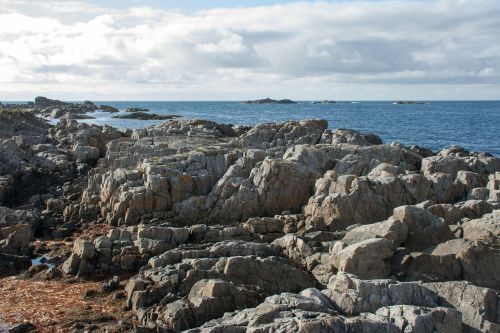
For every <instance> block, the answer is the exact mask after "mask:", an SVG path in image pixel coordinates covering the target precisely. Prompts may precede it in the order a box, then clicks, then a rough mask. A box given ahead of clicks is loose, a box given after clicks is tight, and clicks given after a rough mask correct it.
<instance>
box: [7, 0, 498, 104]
mask: <svg viewBox="0 0 500 333" xmlns="http://www.w3.org/2000/svg"><path fill="white" fill-rule="evenodd" d="M0 13H2V14H0V22H2V24H0V66H1V68H2V69H3V70H2V72H1V73H0V89H1V90H3V92H4V94H6V95H5V96H2V95H0V98H4V99H7V98H15V97H17V96H27V95H29V94H34V93H37V92H39V91H41V90H42V91H43V89H49V92H53V93H58V92H59V93H61V92H64V94H69V95H71V94H72V93H71V91H70V88H68V87H72V88H71V89H73V90H77V89H78V92H73V94H74V95H75V96H76V95H78V94H88V95H90V96H88V98H93V96H92V95H93V94H97V95H99V94H101V95H102V94H103V92H102V90H103V89H106V90H107V93H106V94H107V95H106V97H108V98H117V99H123V98H126V97H129V96H130V95H129V92H130V91H135V92H136V93H137V94H142V95H141V96H154V97H156V98H160V99H161V98H170V97H169V96H178V95H181V96H185V98H188V99H212V98H211V97H214V99H217V98H221V96H222V97H227V98H229V99H233V98H244V97H252V96H254V95H258V96H260V95H262V96H264V95H266V96H267V95H269V94H268V93H267V92H268V91H271V92H275V93H276V94H278V95H280V96H286V95H287V92H290V91H293V92H294V93H296V94H298V95H299V97H302V98H307V97H314V96H312V95H314V94H316V95H322V96H325V97H327V96H326V95H327V94H330V91H331V90H332V89H335V91H337V92H345V91H347V88H349V89H360V88H363V89H364V90H366V89H368V90H369V91H370V93H371V94H374V91H379V90H381V91H385V94H386V96H389V95H387V94H390V93H391V92H392V93H394V91H395V90H394V87H395V86H396V87H397V86H398V85H412V86H413V88H399V89H400V90H401V91H403V90H405V89H408V91H412V89H413V91H418V90H420V92H421V93H424V92H426V91H427V92H430V91H435V89H436V88H435V87H436V85H437V86H440V88H439V89H440V91H443V89H444V90H445V91H448V93H449V94H450V95H449V96H448V98H453V96H458V97H462V96H463V95H462V93H463V90H462V89H454V88H453V89H450V88H449V87H451V86H453V85H467V87H471V86H472V87H473V86H474V85H476V86H477V87H478V88H477V89H476V90H474V88H473V89H472V91H471V90H468V91H471V94H472V93H473V92H474V91H479V89H482V90H483V92H484V89H485V85H486V86H487V87H488V88H487V89H486V90H487V91H491V92H492V94H493V95H494V94H495V93H493V91H495V89H497V88H498V87H499V86H500V57H498V54H499V52H500V47H499V45H500V35H499V34H498V33H497V32H498V31H500V21H499V20H498V17H499V16H500V3H499V2H498V1H494V0H465V1H452V0H437V1H425V0H418V1H374V2H371V1H352V2H312V3H311V2H308V3H291V4H287V5H273V6H260V7H250V8H219V9H212V10H205V11H199V12H195V13H190V14H188V13H182V12H179V11H167V10H160V9H156V8H151V7H132V8H128V9H110V8H104V7H99V6H96V5H92V4H88V3H85V2H73V1H43V2H37V3H34V4H33V2H29V1H23V0H0ZM424 85H425V87H423V86H424ZM375 86H376V87H377V88H373V87H375ZM280 87H281V88H280ZM431 87H432V88H431ZM446 87H448V88H446ZM285 89H286V90H285ZM14 91H15V92H16V93H13V92H14ZM457 91H460V95H457ZM175 94H177V95H175ZM306 94H308V95H307V96H306ZM383 94H384V93H383ZM453 94H455V95H453ZM354 95H355V94H354V93H352V92H351V93H350V95H349V94H346V95H342V96H345V98H349V96H354ZM342 96H340V98H342ZM496 96H497V97H498V95H496ZM395 97H396V96H395ZM445 97H446V96H445ZM369 98H371V96H367V97H366V99H369ZM174 99H175V98H174Z"/></svg>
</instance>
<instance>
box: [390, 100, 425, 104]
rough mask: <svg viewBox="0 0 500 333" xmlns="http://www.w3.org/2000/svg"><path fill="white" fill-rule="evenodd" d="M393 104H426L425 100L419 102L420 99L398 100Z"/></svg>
mask: <svg viewBox="0 0 500 333" xmlns="http://www.w3.org/2000/svg"><path fill="white" fill-rule="evenodd" d="M392 104H425V102H418V101H396V102H394V103H392Z"/></svg>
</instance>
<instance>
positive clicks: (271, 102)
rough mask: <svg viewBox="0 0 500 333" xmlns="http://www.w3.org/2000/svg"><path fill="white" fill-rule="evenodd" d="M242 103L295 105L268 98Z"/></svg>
mask: <svg viewBox="0 0 500 333" xmlns="http://www.w3.org/2000/svg"><path fill="white" fill-rule="evenodd" d="M243 103H245V104H297V102H294V101H292V100H289V99H281V100H275V99H270V98H264V99H257V100H253V101H244V102H243Z"/></svg>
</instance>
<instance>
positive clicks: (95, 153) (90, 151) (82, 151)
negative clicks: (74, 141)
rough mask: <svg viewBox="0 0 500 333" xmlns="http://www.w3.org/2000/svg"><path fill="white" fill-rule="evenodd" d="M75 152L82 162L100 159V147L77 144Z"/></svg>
mask: <svg viewBox="0 0 500 333" xmlns="http://www.w3.org/2000/svg"><path fill="white" fill-rule="evenodd" d="M73 154H74V156H75V158H76V159H77V160H78V161H80V162H92V161H96V160H97V159H99V149H97V148H95V147H90V146H76V147H75V149H74V151H73Z"/></svg>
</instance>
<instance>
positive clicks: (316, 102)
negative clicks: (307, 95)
mask: <svg viewBox="0 0 500 333" xmlns="http://www.w3.org/2000/svg"><path fill="white" fill-rule="evenodd" d="M335 103H336V102H335V101H330V100H327V99H325V100H323V101H313V102H311V104H335Z"/></svg>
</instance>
